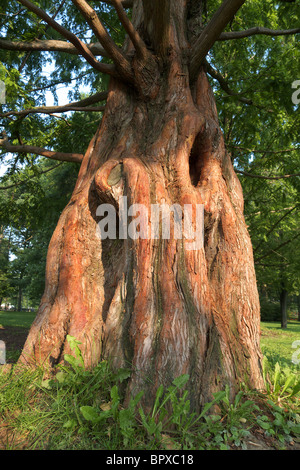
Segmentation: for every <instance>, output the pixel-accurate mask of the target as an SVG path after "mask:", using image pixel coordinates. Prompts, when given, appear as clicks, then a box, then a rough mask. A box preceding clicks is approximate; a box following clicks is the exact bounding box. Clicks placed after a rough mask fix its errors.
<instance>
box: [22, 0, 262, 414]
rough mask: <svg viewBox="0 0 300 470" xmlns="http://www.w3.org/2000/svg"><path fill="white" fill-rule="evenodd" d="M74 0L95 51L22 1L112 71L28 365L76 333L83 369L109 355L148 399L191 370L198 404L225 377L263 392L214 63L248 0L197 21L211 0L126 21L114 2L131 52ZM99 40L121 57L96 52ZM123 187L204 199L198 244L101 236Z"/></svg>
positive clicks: (247, 259)
mask: <svg viewBox="0 0 300 470" xmlns="http://www.w3.org/2000/svg"><path fill="white" fill-rule="evenodd" d="M72 1H73V4H74V5H75V6H76V7H77V8H78V9H79V10H80V11H81V13H82V15H83V16H84V18H85V19H86V21H87V23H88V24H89V25H90V27H91V28H92V29H93V31H94V33H95V35H96V37H97V39H98V40H99V45H98V46H97V47H98V49H97V48H96V47H95V46H94V48H92V47H88V46H87V45H86V44H84V43H83V42H82V41H80V40H79V39H78V38H77V37H76V36H75V35H74V34H72V33H70V32H69V31H66V30H65V29H64V28H62V27H61V26H60V25H59V24H58V23H55V20H53V19H51V18H50V17H49V16H47V15H46V14H45V12H43V11H41V10H40V9H39V8H38V7H36V6H35V5H33V4H31V2H29V1H27V0H21V1H20V3H21V4H22V5H23V6H25V7H27V8H28V9H29V10H30V11H32V12H34V13H35V14H37V15H38V16H39V17H40V18H42V19H43V20H44V21H46V22H48V24H50V25H51V26H52V27H53V28H54V29H56V30H57V31H58V32H60V33H61V35H62V36H63V37H64V38H65V39H66V40H68V41H69V42H68V43H67V42H66V41H65V48H70V47H72V48H73V49H75V50H76V51H77V53H78V54H81V55H82V56H83V57H84V58H85V59H86V60H87V61H88V62H89V63H90V65H92V66H93V67H94V68H96V69H97V70H99V73H106V74H108V75H110V82H109V88H108V95H107V102H106V106H105V110H104V114H103V119H102V121H101V123H100V124H99V129H98V131H97V133H96V135H95V136H94V138H93V139H92V141H91V142H90V145H89V148H88V149H87V151H86V154H85V155H84V158H83V160H82V162H81V167H80V171H79V176H78V180H77V184H76V187H75V189H74V192H73V195H72V197H71V200H70V202H69V204H68V205H67V207H66V208H65V210H64V211H63V213H62V215H61V217H60V219H59V222H58V225H57V228H56V230H55V233H54V234H53V237H52V240H51V243H50V246H49V251H48V257H47V268H46V285H45V292H44V295H43V298H42V300H41V303H40V307H39V311H38V314H37V317H36V319H35V321H34V323H33V325H32V328H31V330H30V333H29V336H28V338H27V341H26V344H25V346H24V350H23V353H22V356H21V358H20V361H22V362H25V363H26V364H36V363H41V362H43V363H45V362H48V363H49V364H50V365H51V366H55V365H56V364H58V363H60V362H61V361H63V358H64V354H65V353H69V352H70V350H69V346H68V342H67V341H66V338H67V335H71V336H74V337H75V338H76V339H78V340H79V341H81V342H82V352H83V356H84V360H85V362H86V365H87V366H92V365H93V364H95V363H97V362H98V361H99V360H101V359H107V360H109V361H110V362H111V363H112V365H113V366H114V367H117V368H119V367H124V366H125V367H128V366H129V367H130V368H131V369H132V374H131V377H130V379H129V381H128V385H127V397H130V396H131V395H135V394H136V393H137V392H139V391H140V390H144V392H145V394H144V404H145V406H149V407H150V406H151V404H152V403H153V400H154V397H155V393H156V390H157V387H158V386H159V385H161V384H162V385H164V386H165V387H168V386H169V385H170V384H171V383H172V381H173V380H174V378H176V377H178V376H180V375H181V374H188V375H189V377H190V379H189V382H188V384H187V388H188V390H189V394H190V400H191V405H192V408H193V409H194V410H198V409H200V408H201V406H202V405H203V403H205V402H206V401H208V400H210V399H211V398H212V394H213V393H214V392H216V391H218V390H221V389H223V388H224V387H225V385H229V387H230V390H231V392H232V394H234V393H235V392H236V390H237V389H238V387H239V385H240V384H241V383H242V382H243V383H245V384H247V385H248V386H250V387H252V388H262V387H263V381H262V376H261V353H260V347H259V340H260V307H259V299H258V293H257V287H256V278H255V270H254V262H253V255H252V246H251V241H250V237H249V235H248V232H247V227H246V224H245V220H244V215H243V195H242V189H241V185H240V182H239V180H238V178H237V176H236V174H235V171H234V169H233V166H232V162H231V160H230V157H229V155H228V153H227V151H226V147H225V143H224V138H223V134H222V131H221V129H220V125H219V122H218V115H217V109H216V104H215V100H214V95H213V92H212V89H211V87H210V85H209V81H208V78H207V73H206V72H207V69H206V62H205V57H206V56H207V54H208V52H209V50H210V49H211V47H212V46H213V44H214V43H215V41H216V40H217V39H218V38H219V37H220V35H221V34H222V31H223V30H224V29H225V27H226V25H227V24H228V23H229V22H230V21H231V20H232V19H233V17H234V15H235V14H236V12H237V11H238V10H239V8H240V7H241V6H242V4H243V3H244V1H236V0H232V1H228V0H225V1H224V2H223V3H222V4H221V6H220V8H219V9H217V10H216V12H215V13H214V15H213V16H212V17H211V19H210V21H209V22H208V23H207V24H206V25H205V26H203V27H202V28H195V27H194V25H195V24H197V19H199V18H200V17H201V12H202V8H203V2H202V1H193V0H189V1H186V0H176V1H175V0H174V1H170V0H135V1H133V9H132V17H131V20H129V17H128V16H127V14H126V12H125V10H124V8H123V6H122V3H121V2H120V1H119V0H112V1H111V2H109V3H110V4H112V5H113V6H114V7H115V9H116V12H117V13H118V15H119V18H120V22H121V24H122V25H123V27H124V28H125V30H126V33H127V39H126V42H125V44H124V47H123V48H122V50H121V49H120V48H119V47H117V46H116V45H115V43H114V42H113V41H112V40H111V38H110V36H109V35H108V33H107V31H106V30H105V28H104V26H103V24H102V22H101V19H100V17H99V16H97V14H96V13H95V11H94V10H93V9H92V7H91V6H90V5H89V4H88V3H87V2H86V1H84V0H72ZM123 3H124V6H125V7H126V6H127V5H126V2H123ZM129 3H130V4H131V2H129ZM60 43H61V41H58V42H57V48H59V47H62V45H61V44H60ZM40 47H41V46H40ZM43 47H44V48H45V47H46V45H45V44H44V45H43ZM53 47H54V46H53ZM99 48H102V49H101V54H102V55H105V56H106V57H110V58H111V59H112V63H110V64H105V63H103V62H100V61H98V60H97V58H96V56H97V54H98V52H97V51H99ZM57 50H58V49H57ZM73 52H74V51H73ZM76 158H77V157H76ZM115 175H118V177H115ZM124 196H126V197H127V199H128V205H132V204H143V206H145V207H147V208H149V210H150V206H151V204H161V203H162V201H164V203H165V204H168V205H170V206H171V205H173V204H179V205H181V206H184V205H185V204H191V205H192V206H193V207H196V205H197V204H202V205H203V206H204V246H203V248H201V249H198V250H188V249H187V247H186V243H187V240H185V239H175V238H174V237H170V239H165V238H163V237H159V238H155V239H153V238H145V239H143V238H137V239H130V238H127V239H118V237H117V238H116V240H111V239H108V238H107V239H101V237H100V236H99V230H98V229H97V227H98V223H99V217H97V208H98V207H99V205H100V204H104V203H105V204H107V203H109V204H112V205H113V206H114V207H115V209H116V211H118V208H119V200H120V198H121V197H124Z"/></svg>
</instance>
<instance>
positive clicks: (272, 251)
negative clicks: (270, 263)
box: [255, 233, 300, 263]
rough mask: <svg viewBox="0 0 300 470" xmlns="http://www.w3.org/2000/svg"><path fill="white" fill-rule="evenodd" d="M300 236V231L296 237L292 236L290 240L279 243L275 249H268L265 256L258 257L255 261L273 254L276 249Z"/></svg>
mask: <svg viewBox="0 0 300 470" xmlns="http://www.w3.org/2000/svg"><path fill="white" fill-rule="evenodd" d="M299 236H300V233H297V234H296V235H295V236H294V237H292V238H290V239H289V240H287V241H285V242H283V243H281V244H280V245H278V246H277V247H275V248H274V249H273V250H270V251H268V252H267V253H265V254H264V255H263V256H261V257H260V258H257V259H256V260H255V263H258V261H260V260H262V259H264V258H266V257H267V256H269V255H271V254H272V253H274V252H276V250H279V249H280V248H282V247H283V246H285V245H288V243H291V242H292V241H294V240H295V239H296V238H298V237H299Z"/></svg>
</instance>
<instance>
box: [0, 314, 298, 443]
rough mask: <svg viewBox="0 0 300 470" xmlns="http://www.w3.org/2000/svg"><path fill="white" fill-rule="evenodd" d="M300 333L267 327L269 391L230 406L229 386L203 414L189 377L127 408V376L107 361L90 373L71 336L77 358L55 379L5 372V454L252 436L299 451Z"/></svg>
mask: <svg viewBox="0 0 300 470" xmlns="http://www.w3.org/2000/svg"><path fill="white" fill-rule="evenodd" d="M11 313H15V312H10V314H11ZM22 315H23V313H22ZM11 320H12V319H11ZM299 333H300V325H298V324H297V323H296V322H295V323H291V324H289V325H288V328H287V330H281V329H280V326H279V325H278V324H271V323H264V324H262V349H263V352H264V355H265V357H266V358H267V359H268V361H267V362H264V378H265V383H266V384H267V386H266V392H265V393H264V394H262V393H258V392H253V391H250V390H247V389H246V387H245V386H244V385H243V384H241V389H240V391H239V392H238V393H237V395H236V397H235V398H234V400H233V401H231V400H230V399H229V395H230V394H229V389H228V388H227V387H225V389H224V390H221V391H219V392H218V393H216V394H215V395H214V399H213V400H212V401H211V402H210V403H207V404H206V406H205V407H204V409H203V410H202V412H201V414H200V415H199V414H198V415H196V414H194V413H191V411H190V403H189V400H188V396H187V393H186V392H185V384H186V382H187V380H188V379H189V377H188V376H181V377H178V378H177V379H175V380H174V382H173V384H172V385H171V387H169V388H168V389H167V390H164V389H163V388H162V387H159V388H158V390H157V393H156V400H155V403H154V405H153V408H152V410H151V411H150V412H148V413H146V412H145V411H144V409H143V406H142V393H141V394H139V395H137V396H136V397H134V398H132V400H131V401H130V402H129V404H127V406H126V407H125V406H123V405H122V403H123V398H124V397H123V390H124V384H125V383H126V381H127V380H128V378H129V376H130V371H129V370H125V369H122V370H119V371H117V372H115V371H112V369H111V368H110V367H109V364H108V363H107V362H105V361H103V362H101V363H99V364H98V365H97V366H96V367H95V368H94V369H93V370H86V369H85V368H84V367H83V358H82V355H81V351H80V343H78V342H77V341H76V339H75V338H72V337H69V338H68V340H69V344H70V346H71V349H72V351H73V355H72V356H68V355H66V356H65V360H66V364H65V365H63V366H62V365H61V366H59V368H58V369H57V374H56V376H51V375H49V374H48V372H47V371H46V370H45V369H42V368H40V369H35V370H28V369H24V368H21V367H17V366H15V367H12V368H11V369H10V370H9V371H5V369H2V370H1V369H0V449H1V448H5V449H24V448H25V449H48V450H62V449H64V450H80V449H84V450H96V449H98V450H122V449H125V450H156V449H159V450H161V449H163V450H165V449H167V450H180V449H186V450H223V449H224V450H225V449H245V448H248V447H247V446H249V442H252V441H253V439H254V436H258V441H257V442H259V444H257V445H260V444H261V443H262V442H269V443H271V445H272V446H273V448H274V447H275V448H278V449H281V448H282V449H286V448H294V447H295V446H297V445H298V444H297V443H300V406H299V400H300V396H299V393H300V383H299V371H300V365H299V364H298V365H297V364H293V363H292V360H291V359H292V354H293V353H294V352H295V351H296V349H293V348H292V344H293V342H294V341H297V340H300V335H299ZM278 345H280V346H278ZM299 359H300V354H299ZM212 411H213V412H212ZM1 418H2V423H3V426H2V427H1ZM1 441H2V442H1ZM1 445H2V447H1ZM293 446H294V447H293ZM299 448H300V445H299Z"/></svg>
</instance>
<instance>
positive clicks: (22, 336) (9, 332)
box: [0, 325, 29, 363]
mask: <svg viewBox="0 0 300 470" xmlns="http://www.w3.org/2000/svg"><path fill="white" fill-rule="evenodd" d="M28 333H29V328H21V327H16V326H1V325H0V340H1V341H4V342H5V348H6V362H7V363H14V362H16V361H17V359H18V357H19V355H20V354H21V351H22V349H23V346H24V343H25V341H26V338H27V336H28Z"/></svg>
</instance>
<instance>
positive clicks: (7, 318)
mask: <svg viewBox="0 0 300 470" xmlns="http://www.w3.org/2000/svg"><path fill="white" fill-rule="evenodd" d="M35 316H36V312H14V311H0V327H1V326H2V327H4V328H5V327H11V326H14V327H18V328H30V326H31V324H32V322H33V320H34V318H35Z"/></svg>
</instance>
